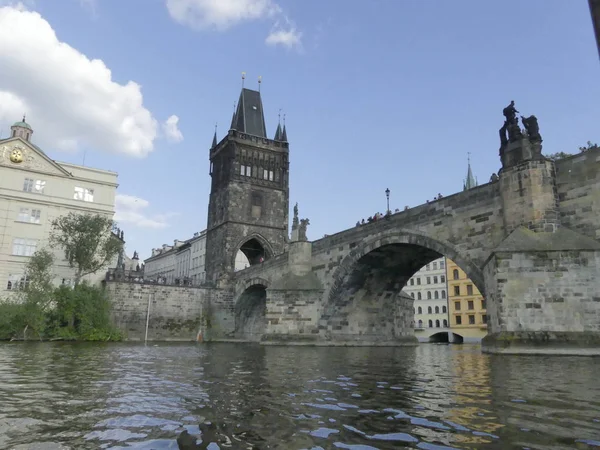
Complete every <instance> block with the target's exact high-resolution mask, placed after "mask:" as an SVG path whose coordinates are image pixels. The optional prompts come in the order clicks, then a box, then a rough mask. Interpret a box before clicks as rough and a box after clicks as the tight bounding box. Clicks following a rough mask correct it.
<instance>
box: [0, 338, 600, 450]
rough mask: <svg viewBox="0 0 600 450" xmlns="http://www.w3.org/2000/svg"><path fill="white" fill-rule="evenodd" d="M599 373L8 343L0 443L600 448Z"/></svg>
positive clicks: (392, 351)
mask: <svg viewBox="0 0 600 450" xmlns="http://www.w3.org/2000/svg"><path fill="white" fill-rule="evenodd" d="M575 368H576V369H575ZM598 373H600V361H598V360H597V359H594V358H569V357H557V358H552V357H512V356H502V357H499V356H498V357H497V356H489V355H483V354H482V353H481V352H480V350H479V349H478V348H477V347H476V346H468V345H465V346H438V345H422V346H420V347H417V348H284V347H260V346H253V345H237V346H235V345H228V344H219V345H162V344H161V345H152V346H143V345H136V344H110V345H109V344H70V343H53V344H51V343H25V344H24V343H19V344H15V343H11V344H9V343H6V344H0V406H1V408H0V448H14V449H40V450H41V449H46V448H48V449H56V450H59V449H60V450H62V449H88V448H89V449H92V448H103V449H176V448H177V444H176V442H175V439H176V437H177V435H178V434H179V433H181V432H182V431H183V430H187V432H188V433H189V434H190V435H191V436H192V439H195V438H198V439H199V441H200V440H204V441H205V442H213V443H214V445H215V446H216V445H217V444H219V445H220V446H221V448H228V446H231V448H238V447H239V448H252V446H255V447H256V448H265V449H267V448H286V449H328V448H340V449H351V450H371V449H381V450H384V449H392V448H412V449H417V448H418V449H424V450H445V449H467V448H468V449H472V448H478V449H485V448H490V449H495V448H532V449H540V448H552V449H570V448H578V449H579V448H581V449H587V448H589V449H591V448H594V449H596V448H599V447H600V442H599V441H598V436H599V435H600V414H599V413H598V411H599V410H600V386H599V385H598V383H597V381H596V379H597V374H598ZM214 448H217V447H214Z"/></svg>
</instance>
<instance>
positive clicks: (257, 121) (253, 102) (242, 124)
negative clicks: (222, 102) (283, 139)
mask: <svg viewBox="0 0 600 450" xmlns="http://www.w3.org/2000/svg"><path fill="white" fill-rule="evenodd" d="M231 129H233V130H237V131H240V132H242V133H248V134H251V135H253V136H258V137H263V138H266V137H267V129H266V126H265V114H264V111H263V105H262V100H261V98H260V92H259V91H253V90H251V89H246V88H242V92H241V93H240V99H239V100H238V104H237V110H236V112H235V115H234V116H233V119H232V121H231Z"/></svg>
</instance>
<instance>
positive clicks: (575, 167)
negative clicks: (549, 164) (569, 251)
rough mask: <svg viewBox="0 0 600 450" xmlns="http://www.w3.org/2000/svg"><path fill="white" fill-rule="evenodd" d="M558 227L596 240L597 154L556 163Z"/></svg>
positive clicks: (599, 203)
mask: <svg viewBox="0 0 600 450" xmlns="http://www.w3.org/2000/svg"><path fill="white" fill-rule="evenodd" d="M556 175H557V177H556V184H557V189H558V199H559V213H560V219H561V223H562V225H564V226H566V227H568V228H571V229H572V230H575V231H578V232H580V233H582V234H584V235H586V236H589V237H591V238H593V239H597V240H600V151H599V150H589V151H587V152H584V153H580V154H578V155H577V156H573V157H570V158H565V159H563V160H560V161H557V162H556Z"/></svg>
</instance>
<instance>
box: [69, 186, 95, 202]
mask: <svg viewBox="0 0 600 450" xmlns="http://www.w3.org/2000/svg"><path fill="white" fill-rule="evenodd" d="M73 198H74V199H75V200H83V201H84V202H93V201H94V190H93V189H87V188H82V187H76V188H75V194H73Z"/></svg>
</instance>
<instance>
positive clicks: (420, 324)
mask: <svg viewBox="0 0 600 450" xmlns="http://www.w3.org/2000/svg"><path fill="white" fill-rule="evenodd" d="M419 328H423V321H422V320H419Z"/></svg>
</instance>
